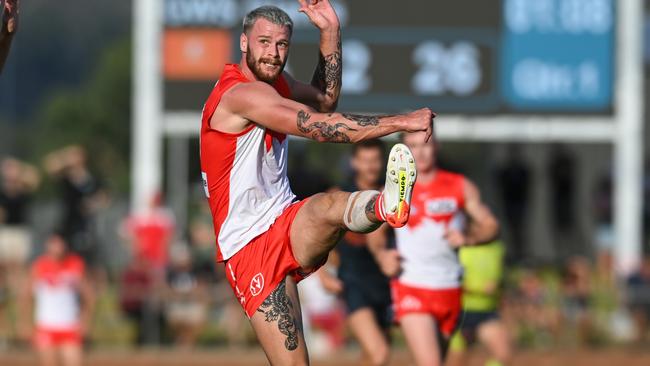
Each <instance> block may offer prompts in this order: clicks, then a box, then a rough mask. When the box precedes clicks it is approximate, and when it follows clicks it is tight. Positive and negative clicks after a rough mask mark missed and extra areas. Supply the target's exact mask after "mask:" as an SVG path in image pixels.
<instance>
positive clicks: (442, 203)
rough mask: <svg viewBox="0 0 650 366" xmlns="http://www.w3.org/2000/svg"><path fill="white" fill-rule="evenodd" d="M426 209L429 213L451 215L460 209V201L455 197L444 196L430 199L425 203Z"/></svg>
mask: <svg viewBox="0 0 650 366" xmlns="http://www.w3.org/2000/svg"><path fill="white" fill-rule="evenodd" d="M425 211H426V213H427V214H428V215H449V214H453V213H454V212H456V211H458V202H456V199H455V198H453V197H443V198H436V199H432V200H428V201H427V202H426V203H425Z"/></svg>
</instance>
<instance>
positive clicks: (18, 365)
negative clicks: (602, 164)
mask: <svg viewBox="0 0 650 366" xmlns="http://www.w3.org/2000/svg"><path fill="white" fill-rule="evenodd" d="M483 358H484V355H483V354H482V353H481V352H476V353H474V354H473V355H472V362H471V363H470V364H469V365H468V366H479V365H481V366H482V365H483V362H482V359H483ZM85 361H86V362H85V364H86V365H89V366H113V365H115V366H117V365H120V366H122V365H123V366H181V365H182V366H208V365H209V366H216V365H219V366H221V365H223V366H252V365H266V364H267V361H266V358H265V357H264V354H263V353H262V352H261V351H260V350H246V351H227V350H220V351H204V350H201V351H187V352H181V351H164V350H161V351H143V352H131V351H95V352H92V353H89V354H88V355H87V357H86V360H85ZM358 364H359V359H358V354H357V353H356V352H344V353H337V354H333V355H328V356H327V357H326V358H324V359H314V360H312V365H315V366H348V365H349V366H352V365H358ZM0 365H2V366H28V365H29V366H31V365H37V359H36V356H35V355H34V354H31V353H28V352H11V351H9V352H6V353H0ZM391 365H395V366H398V365H400V366H401V365H411V362H410V359H409V357H408V354H406V353H405V352H404V351H399V352H397V353H396V354H394V355H393V357H392V362H391ZM513 365H522V366H648V365H650V350H630V349H607V350H578V351H543V352H542V351H526V352H520V353H518V354H517V355H516V357H515V359H514V360H513Z"/></svg>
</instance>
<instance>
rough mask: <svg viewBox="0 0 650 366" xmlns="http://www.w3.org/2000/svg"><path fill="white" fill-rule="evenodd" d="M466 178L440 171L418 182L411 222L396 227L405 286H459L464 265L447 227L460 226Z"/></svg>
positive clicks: (429, 287) (412, 206)
mask: <svg viewBox="0 0 650 366" xmlns="http://www.w3.org/2000/svg"><path fill="white" fill-rule="evenodd" d="M464 205H465V177H464V176H462V175H460V174H455V173H451V172H448V171H444V170H437V171H436V174H435V176H434V178H433V180H431V181H430V182H427V183H420V182H419V181H416V182H415V186H414V187H413V198H412V199H411V212H410V217H409V221H408V223H407V224H406V226H404V227H403V228H400V229H397V230H395V237H396V239H397V250H398V251H399V254H400V256H401V257H402V258H403V261H402V273H401V274H400V277H399V281H400V282H402V283H404V284H405V285H410V286H415V287H420V288H427V289H448V288H456V287H460V279H461V275H462V267H461V265H460V262H459V261H458V254H457V250H455V249H454V248H452V247H451V246H450V245H449V242H448V241H447V240H446V239H445V238H444V235H445V232H446V230H447V228H449V227H452V228H454V229H457V230H459V229H461V228H462V226H463V221H464V215H463V208H464Z"/></svg>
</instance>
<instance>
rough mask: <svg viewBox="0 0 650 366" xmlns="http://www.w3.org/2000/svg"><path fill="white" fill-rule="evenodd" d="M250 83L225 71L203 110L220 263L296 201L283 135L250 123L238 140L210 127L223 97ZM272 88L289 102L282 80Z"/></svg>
mask: <svg viewBox="0 0 650 366" xmlns="http://www.w3.org/2000/svg"><path fill="white" fill-rule="evenodd" d="M250 81H251V80H248V79H247V78H246V76H245V75H244V74H243V73H242V72H241V70H240V68H239V65H235V64H228V65H226V66H225V68H224V70H223V73H222V74H221V78H220V79H219V81H218V82H217V84H216V85H215V87H214V89H213V90H212V93H211V94H210V97H209V98H208V100H207V102H206V103H205V106H204V108H203V117H202V121H201V138H200V144H201V148H200V149H201V151H200V154H201V175H202V178H203V187H204V189H205V194H206V196H207V197H208V201H209V204H210V210H211V211H212V218H213V223H214V231H215V235H216V238H217V260H219V261H225V260H227V259H228V258H230V257H232V256H233V255H234V254H235V253H237V252H238V251H239V250H240V249H242V248H243V247H244V246H246V244H248V243H249V242H250V241H251V240H253V239H254V238H255V237H257V236H258V235H260V234H262V233H264V232H265V231H267V230H268V228H269V227H270V226H271V224H273V222H274V221H275V219H276V218H277V217H278V216H280V215H281V214H282V212H283V211H284V210H285V209H286V208H287V207H289V206H290V205H291V203H292V202H293V201H294V200H295V198H296V196H295V195H294V194H293V192H292V191H291V187H290V186H289V179H288V178H287V154H288V139H287V138H286V135H284V134H280V133H277V132H274V131H272V130H269V129H267V128H265V127H263V126H261V125H258V124H255V123H252V124H251V125H250V126H249V127H247V128H246V129H245V130H244V131H242V132H240V133H237V134H231V133H225V132H221V131H217V130H215V129H212V128H211V127H210V119H211V118H212V115H213V114H214V112H215V110H216V109H217V106H218V105H219V102H220V101H221V97H222V95H223V94H224V93H225V92H226V91H227V90H228V89H230V88H232V87H233V86H235V85H237V84H239V83H246V82H250ZM273 87H274V88H275V90H276V91H277V92H278V93H279V94H280V95H282V96H283V97H285V98H289V97H290V96H291V91H290V90H289V85H288V84H287V82H286V80H285V79H284V77H283V76H282V75H281V76H280V77H279V78H278V80H277V81H276V82H275V84H274V85H273Z"/></svg>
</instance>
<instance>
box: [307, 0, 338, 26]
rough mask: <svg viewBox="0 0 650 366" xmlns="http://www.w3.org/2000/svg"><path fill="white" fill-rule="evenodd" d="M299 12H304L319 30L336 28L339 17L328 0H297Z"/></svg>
mask: <svg viewBox="0 0 650 366" xmlns="http://www.w3.org/2000/svg"><path fill="white" fill-rule="evenodd" d="M298 2H299V3H300V9H299V10H298V11H299V12H301V13H305V15H307V17H308V18H309V20H310V21H311V22H312V24H314V25H315V26H316V28H318V29H320V30H321V31H328V30H338V29H339V26H340V23H339V17H338V16H337V15H336V11H335V10H334V7H333V6H332V4H330V1H329V0H298Z"/></svg>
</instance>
